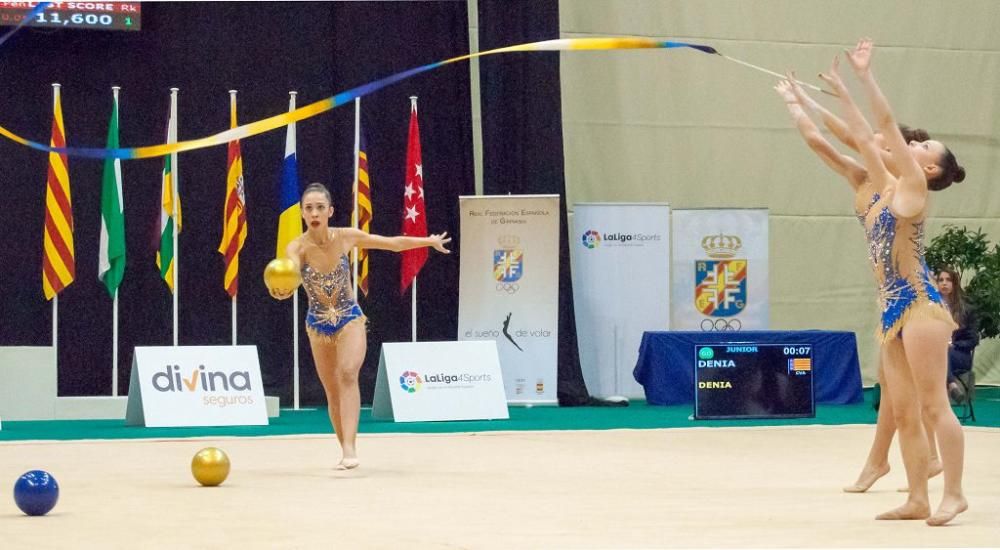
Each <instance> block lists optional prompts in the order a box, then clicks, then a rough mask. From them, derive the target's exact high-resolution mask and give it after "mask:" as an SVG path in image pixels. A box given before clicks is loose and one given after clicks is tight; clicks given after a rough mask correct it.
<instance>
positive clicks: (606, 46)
mask: <svg viewBox="0 0 1000 550" xmlns="http://www.w3.org/2000/svg"><path fill="white" fill-rule="evenodd" d="M658 48H692V49H695V50H698V51H700V52H704V53H708V54H716V55H721V54H719V52H717V51H716V50H715V48H712V47H711V46H703V45H700V44H689V43H686V42H672V41H663V40H653V39H650V38H627V37H612V38H562V39H557V40H545V41H542V42H531V43H527V44H517V45H514V46H507V47H503V48H496V49H493V50H487V51H485V52H477V53H471V54H467V55H461V56H458V57H452V58H450V59H445V60H444V61H438V62H435V63H430V64H427V65H423V66H420V67H416V68H413V69H409V70H406V71H402V72H399V73H396V74H394V75H391V76H387V77H385V78H381V79H379V80H375V81H373V82H369V83H367V84H362V85H361V86H358V87H356V88H351V89H350V90H347V91H344V92H340V93H339V94H337V95H334V96H331V97H328V98H326V99H321V100H319V101H317V102H315V103H310V104H309V105H306V106H304V107H300V108H298V109H295V110H294V111H289V112H286V113H282V114H280V115H275V116H272V117H269V118H265V119H262V120H258V121H256V122H251V123H249V124H245V125H243V126H237V127H236V128H231V129H229V130H226V131H224V132H219V133H217V134H214V135H211V136H207V137H203V138H199V139H193V140H189V141H181V142H177V143H162V144H159V145H147V146H144V147H133V148H129V149H102V148H92V147H65V148H54V147H50V146H48V145H45V144H44V143H39V142H37V141H31V140H28V139H25V138H23V137H21V136H19V135H17V134H15V133H13V132H11V131H10V130H8V129H7V128H4V127H3V126H0V135H3V136H4V137H6V138H7V139H10V140H11V141H14V142H17V143H20V144H21V145H24V146H27V147H31V148H32V149H37V150H39V151H46V152H50V153H51V152H55V153H60V154H67V155H70V156H75V157H86V158H94V159H107V158H120V159H126V160H128V159H144V158H154V157H162V156H164V155H169V154H172V153H182V152H184V151H193V150H195V149H203V148H205V147H213V146H216V145H223V144H226V143H229V142H230V141H233V140H237V139H245V138H248V137H251V136H256V135H258V134H262V133H264V132H268V131H271V130H274V129H277V128H281V127H283V126H287V125H288V124H291V123H293V122H298V121H300V120H305V119H307V118H312V117H314V116H316V115H319V114H321V113H325V112H327V111H329V110H331V109H333V108H334V107H339V106H341V105H344V104H347V103H350V102H352V101H354V99H355V98H358V97H362V96H365V95H368V94H370V93H372V92H375V91H378V90H381V89H382V88H385V87H386V86H390V85H392V84H395V83H397V82H399V81H401V80H405V79H407V78H410V77H411V76H415V75H418V74H420V73H425V72H427V71H432V70H434V69H437V68H438V67H443V66H445V65H449V64H452V63H457V62H459V61H466V60H469V59H474V58H477V57H483V56H487V55H494V54H500V53H512V52H538V51H569V50H630V49H658Z"/></svg>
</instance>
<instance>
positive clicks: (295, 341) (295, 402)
mask: <svg viewBox="0 0 1000 550" xmlns="http://www.w3.org/2000/svg"><path fill="white" fill-rule="evenodd" d="M288 95H289V96H291V97H290V99H289V106H288V110H289V111H294V110H295V96H296V95H298V92H288ZM292 127H293V128H294V127H295V124H294V123H292ZM297 150H298V147H296V151H297ZM297 154H298V153H297V152H296V155H297ZM296 185H298V182H297V181H296ZM299 223H300V224H301V223H302V222H299ZM299 227H301V225H300V226H299ZM280 253H281V254H284V251H281V252H280ZM292 406H293V407H294V409H295V410H299V292H298V290H296V291H295V297H294V299H293V300H292Z"/></svg>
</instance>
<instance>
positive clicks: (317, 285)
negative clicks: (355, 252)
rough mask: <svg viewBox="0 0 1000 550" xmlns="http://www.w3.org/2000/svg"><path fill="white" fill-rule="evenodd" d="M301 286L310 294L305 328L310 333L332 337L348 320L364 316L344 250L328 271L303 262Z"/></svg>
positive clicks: (322, 336)
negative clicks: (356, 296) (354, 289)
mask: <svg viewBox="0 0 1000 550" xmlns="http://www.w3.org/2000/svg"><path fill="white" fill-rule="evenodd" d="M302 286H303V287H305V289H306V294H307V295H308V296H309V311H308V312H307V313H306V331H307V332H308V333H309V334H311V335H312V336H318V337H321V338H327V339H331V340H335V339H336V337H337V335H338V333H339V332H340V329H342V328H344V327H345V326H346V325H347V324H348V323H350V322H351V321H353V320H355V319H364V318H365V315H364V313H362V311H361V307H360V306H358V302H357V300H355V298H354V292H353V290H352V288H351V274H350V262H348V260H347V254H342V255H341V257H340V263H339V264H337V266H336V267H334V268H333V271H331V272H329V273H323V272H322V271H318V270H316V269H314V268H313V266H311V265H309V264H308V263H306V262H303V264H302Z"/></svg>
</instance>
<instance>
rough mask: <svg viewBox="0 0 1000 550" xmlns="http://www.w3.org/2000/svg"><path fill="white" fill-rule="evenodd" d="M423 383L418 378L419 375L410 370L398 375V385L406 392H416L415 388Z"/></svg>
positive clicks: (418, 387)
mask: <svg viewBox="0 0 1000 550" xmlns="http://www.w3.org/2000/svg"><path fill="white" fill-rule="evenodd" d="M423 383H424V381H423V380H421V379H420V375H419V374H417V373H416V372H413V371H412V370H408V371H406V372H404V373H403V374H401V375H399V385H400V386H402V387H403V391H405V392H406V393H417V390H419V389H420V386H421V385H422V384H423Z"/></svg>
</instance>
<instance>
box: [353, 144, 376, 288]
mask: <svg viewBox="0 0 1000 550" xmlns="http://www.w3.org/2000/svg"><path fill="white" fill-rule="evenodd" d="M359 133H360V137H359V138H358V152H357V154H358V186H357V197H356V198H355V200H356V201H357V205H358V210H357V215H358V220H357V221H358V224H357V228H358V229H360V230H361V231H364V232H365V233H371V232H372V231H371V224H372V188H371V177H370V176H369V174H368V144H367V142H366V141H365V132H364V129H360V130H359ZM357 261H358V269H357V271H356V273H357V277H358V289H360V290H361V292H362V294H364V295H365V296H368V249H366V248H360V247H359V248H358V259H357Z"/></svg>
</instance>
